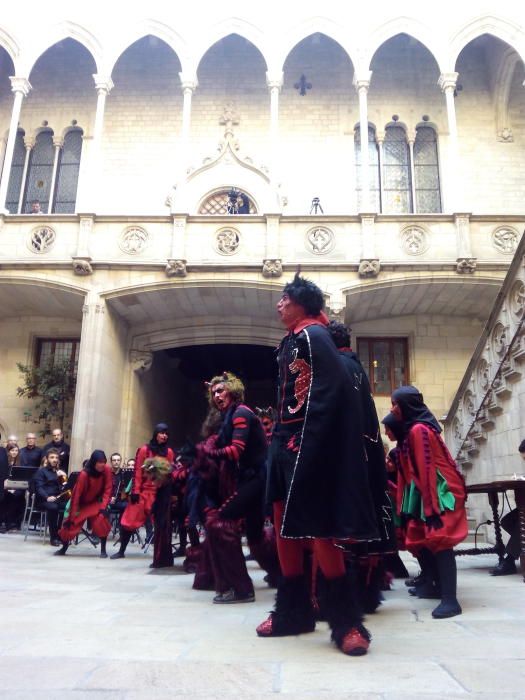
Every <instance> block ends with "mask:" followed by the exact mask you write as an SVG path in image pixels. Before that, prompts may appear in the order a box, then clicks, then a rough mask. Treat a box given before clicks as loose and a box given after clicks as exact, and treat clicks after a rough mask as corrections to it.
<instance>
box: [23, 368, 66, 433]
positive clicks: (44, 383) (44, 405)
mask: <svg viewBox="0 0 525 700" xmlns="http://www.w3.org/2000/svg"><path fill="white" fill-rule="evenodd" d="M16 366H17V367H18V370H19V372H20V374H21V375H22V377H23V380H24V384H23V385H22V386H19V387H18V388H17V390H16V393H17V396H20V397H22V398H25V399H30V400H34V401H35V403H34V408H35V410H36V411H37V413H38V415H37V416H36V417H33V413H32V411H31V412H29V411H25V412H24V415H26V417H27V419H28V420H29V419H31V420H34V421H35V422H37V423H44V427H43V429H42V430H41V431H40V432H41V435H42V437H44V436H45V435H47V434H48V433H50V432H51V424H52V423H57V424H58V425H60V427H61V428H63V427H64V421H65V418H66V416H68V415H69V411H68V408H69V403H70V401H72V400H73V399H74V398H75V387H76V377H75V374H74V370H73V366H72V364H71V362H70V361H69V360H67V359H55V358H50V359H49V360H48V361H47V362H46V363H44V364H43V365H41V366H36V365H23V364H22V363H21V362H17V363H16Z"/></svg>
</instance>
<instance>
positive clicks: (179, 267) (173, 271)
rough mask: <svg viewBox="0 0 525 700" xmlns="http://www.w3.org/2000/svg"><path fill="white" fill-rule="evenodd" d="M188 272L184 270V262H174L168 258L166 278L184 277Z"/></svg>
mask: <svg viewBox="0 0 525 700" xmlns="http://www.w3.org/2000/svg"><path fill="white" fill-rule="evenodd" d="M187 274H188V270H187V268H186V260H180V259H179V260H176V259H174V258H169V259H168V262H167V265H166V275H167V276H168V277H186V276H187Z"/></svg>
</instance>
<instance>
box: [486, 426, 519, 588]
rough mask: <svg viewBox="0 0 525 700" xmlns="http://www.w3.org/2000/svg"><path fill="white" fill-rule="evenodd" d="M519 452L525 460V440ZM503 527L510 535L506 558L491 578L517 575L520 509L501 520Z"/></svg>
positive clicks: (492, 571)
mask: <svg viewBox="0 0 525 700" xmlns="http://www.w3.org/2000/svg"><path fill="white" fill-rule="evenodd" d="M518 452H519V453H520V456H521V458H522V459H523V460H525V440H522V441H521V442H520V446H519V447H518ZM501 527H502V528H503V529H504V530H505V532H508V533H509V535H510V538H509V541H508V542H507V546H506V547H505V557H504V558H503V559H500V561H499V563H498V565H497V566H496V567H495V568H494V569H492V570H491V571H490V575H491V576H509V574H515V573H516V572H517V569H516V559H519V557H520V552H521V547H520V518H519V513H518V509H517V508H514V509H513V510H511V511H510V513H507V514H506V515H505V516H503V518H502V519H501Z"/></svg>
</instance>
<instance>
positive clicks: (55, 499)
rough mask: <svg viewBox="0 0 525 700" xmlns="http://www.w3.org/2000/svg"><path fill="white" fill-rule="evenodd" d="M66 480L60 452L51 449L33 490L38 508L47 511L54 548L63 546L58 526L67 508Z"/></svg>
mask: <svg viewBox="0 0 525 700" xmlns="http://www.w3.org/2000/svg"><path fill="white" fill-rule="evenodd" d="M66 480H67V474H66V473H65V472H64V471H62V470H61V469H60V457H59V455H58V450H57V449H55V448H54V447H51V448H50V449H49V450H48V451H47V453H46V455H45V457H44V459H43V460H42V466H41V467H40V469H39V470H38V471H37V473H36V474H35V476H34V477H33V488H34V491H35V494H36V506H37V507H38V508H44V509H45V510H46V511H47V522H48V525H49V534H50V536H51V545H52V546H53V547H60V545H61V544H62V543H61V542H60V540H59V538H58V524H59V519H60V517H61V516H62V514H63V512H64V508H65V507H66V499H65V498H62V497H61V496H62V493H63V492H64V485H65V484H64V482H65V481H66Z"/></svg>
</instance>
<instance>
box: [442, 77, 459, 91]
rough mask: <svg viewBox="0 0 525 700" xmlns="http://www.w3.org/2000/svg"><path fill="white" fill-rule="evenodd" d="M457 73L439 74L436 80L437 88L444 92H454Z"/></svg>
mask: <svg viewBox="0 0 525 700" xmlns="http://www.w3.org/2000/svg"><path fill="white" fill-rule="evenodd" d="M458 76H459V73H441V75H440V76H439V80H438V85H439V87H440V88H441V89H442V90H443V92H446V91H447V90H455V89H456V84H457V81H458Z"/></svg>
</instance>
